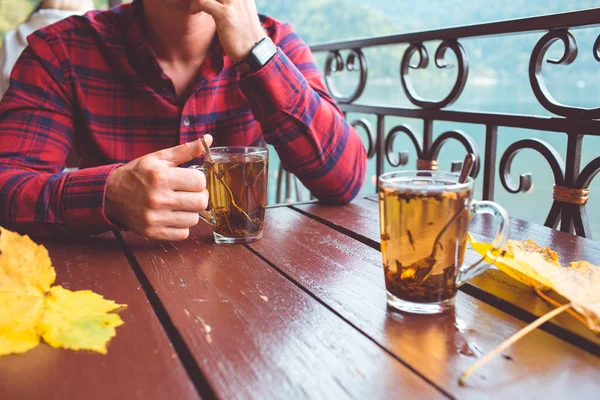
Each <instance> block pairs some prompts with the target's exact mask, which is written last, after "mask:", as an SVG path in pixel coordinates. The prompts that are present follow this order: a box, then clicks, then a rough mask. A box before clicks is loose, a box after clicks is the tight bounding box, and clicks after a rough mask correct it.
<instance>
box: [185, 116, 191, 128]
mask: <svg viewBox="0 0 600 400" xmlns="http://www.w3.org/2000/svg"><path fill="white" fill-rule="evenodd" d="M183 124H184V125H185V126H190V125H191V124H192V122H191V121H190V119H189V118H188V117H185V118H184V119H183Z"/></svg>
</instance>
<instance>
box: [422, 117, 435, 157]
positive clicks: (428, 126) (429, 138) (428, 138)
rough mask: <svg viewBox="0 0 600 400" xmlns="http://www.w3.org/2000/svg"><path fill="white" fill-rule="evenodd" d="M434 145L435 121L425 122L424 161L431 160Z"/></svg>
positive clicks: (426, 120)
mask: <svg viewBox="0 0 600 400" xmlns="http://www.w3.org/2000/svg"><path fill="white" fill-rule="evenodd" d="M432 143H433V121H432V120H430V119H424V120H423V147H422V149H423V159H424V160H430V154H431V144H432Z"/></svg>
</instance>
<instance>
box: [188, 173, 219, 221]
mask: <svg viewBox="0 0 600 400" xmlns="http://www.w3.org/2000/svg"><path fill="white" fill-rule="evenodd" d="M188 168H189V169H195V170H197V171H200V172H202V173H203V174H204V176H206V175H207V173H206V167H205V166H204V165H192V166H191V167H188ZM198 215H200V218H201V219H202V221H204V222H206V223H207V224H209V225H211V226H216V225H217V219H216V218H215V214H214V213H213V212H212V210H200V211H198Z"/></svg>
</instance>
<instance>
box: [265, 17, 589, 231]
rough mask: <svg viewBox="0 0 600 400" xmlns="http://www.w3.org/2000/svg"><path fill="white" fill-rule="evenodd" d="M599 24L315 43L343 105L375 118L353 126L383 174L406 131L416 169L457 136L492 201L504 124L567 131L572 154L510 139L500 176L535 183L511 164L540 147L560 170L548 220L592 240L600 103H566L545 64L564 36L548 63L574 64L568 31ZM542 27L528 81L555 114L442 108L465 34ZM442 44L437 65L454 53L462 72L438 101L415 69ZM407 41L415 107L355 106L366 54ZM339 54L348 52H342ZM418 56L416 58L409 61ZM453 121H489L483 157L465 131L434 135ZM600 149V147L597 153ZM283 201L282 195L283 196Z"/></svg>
mask: <svg viewBox="0 0 600 400" xmlns="http://www.w3.org/2000/svg"><path fill="white" fill-rule="evenodd" d="M596 25H600V9H591V10H585V11H578V12H569V13H562V14H555V15H549V16H541V17H534V18H525V19H517V20H510V21H503V22H495V23H488V24H481V25H471V26H462V27H457V28H451V29H440V30H432V31H425V32H417V33H408V34H400V35H393V36H385V37H376V38H369V39H360V40H350V41H344V42H337V43H328V44H320V45H315V46H312V51H313V52H315V53H319V52H327V59H326V61H325V70H324V77H325V82H326V84H327V87H328V89H329V90H330V92H331V93H332V95H333V96H334V97H335V98H336V100H337V101H338V103H339V104H340V106H341V108H342V110H343V111H344V112H345V113H364V114H369V115H374V116H375V117H376V120H377V124H376V128H375V130H374V131H373V129H372V128H371V126H370V125H369V124H368V122H367V121H365V120H363V119H361V120H356V121H352V122H351V123H352V125H353V126H355V127H359V128H361V130H364V131H366V132H367V138H368V143H367V144H366V147H367V149H368V156H369V158H375V160H376V170H377V175H380V174H381V173H383V170H384V164H385V163H386V162H387V163H389V164H390V165H391V166H393V167H398V166H402V165H406V164H407V162H408V153H407V152H404V151H403V152H400V154H394V152H393V150H392V149H393V144H394V141H395V140H396V138H397V137H398V136H400V135H406V136H407V137H408V138H409V139H410V140H411V141H412V144H413V145H414V147H415V149H416V152H417V156H418V159H417V160H416V167H417V168H418V169H437V167H438V166H437V158H438V154H439V152H440V149H441V148H442V146H444V144H445V143H446V142H448V141H452V140H456V141H458V142H459V143H461V144H462V145H463V146H464V148H465V149H466V151H468V152H471V153H473V154H475V156H476V157H477V163H476V168H474V170H473V173H472V175H473V177H476V176H477V175H478V174H479V173H480V172H481V173H482V174H483V193H482V197H483V199H488V200H492V199H494V194H495V187H494V186H495V177H496V174H497V172H498V171H497V166H496V161H497V160H496V156H497V140H498V128H499V127H516V128H522V129H528V130H541V131H546V132H556V133H562V134H566V135H567V138H568V139H567V148H566V159H565V160H563V158H562V156H561V154H560V153H559V152H558V151H557V150H556V149H555V148H554V147H553V146H551V145H550V144H549V143H547V142H545V141H543V140H539V139H525V140H519V141H516V142H514V143H512V144H511V145H510V146H509V147H508V148H507V149H506V151H504V153H503V154H502V155H501V157H500V163H499V173H500V181H501V183H502V186H503V187H504V189H506V190H507V191H508V192H510V193H520V192H525V191H527V190H529V189H530V188H531V187H532V184H533V182H532V175H531V173H527V174H522V175H520V176H519V178H518V180H517V182H515V179H514V178H513V176H512V175H511V164H512V162H513V159H514V157H515V155H516V154H517V153H518V152H519V151H521V150H523V149H532V150H534V151H537V152H539V153H540V154H541V155H542V156H543V157H544V158H545V159H546V160H547V162H548V164H549V166H550V168H551V170H552V172H553V175H554V198H553V200H554V201H553V204H552V206H551V209H550V211H549V213H548V216H547V218H546V221H545V225H546V226H549V227H553V228H557V227H558V226H559V225H560V229H561V230H562V231H566V232H573V233H576V234H578V235H580V236H585V237H590V236H591V230H590V226H589V223H588V216H587V213H586V203H587V200H588V197H589V185H590V183H591V181H592V180H593V179H594V177H595V176H596V175H597V174H598V173H599V172H600V157H597V158H595V159H594V160H593V161H591V162H590V163H589V164H587V165H586V166H585V167H583V168H582V167H581V152H582V141H583V137H584V136H585V135H595V136H600V121H599V120H597V119H599V118H600V108H594V109H584V108H577V107H571V106H567V105H563V104H561V103H560V102H558V101H557V100H556V99H555V98H554V97H552V95H551V94H550V91H549V90H548V89H547V88H546V85H545V83H544V79H543V77H542V74H541V71H542V65H543V63H544V60H545V55H546V52H547V50H548V48H549V47H550V46H551V45H552V44H553V43H555V42H557V41H561V42H562V43H563V46H564V53H563V55H562V57H561V58H560V59H559V60H550V59H549V60H547V62H548V63H553V64H561V65H568V64H571V63H572V62H573V60H574V59H575V58H576V57H577V52H578V47H577V42H576V40H575V38H574V36H573V35H572V34H571V32H570V29H574V28H580V27H592V26H596ZM525 32H541V38H540V39H539V41H538V42H537V45H536V46H535V48H534V49H533V51H532V52H531V56H530V61H529V81H530V85H531V89H532V91H533V93H534V94H535V97H536V98H537V101H538V102H539V104H541V105H542V106H543V107H544V108H546V109H547V110H548V111H550V112H551V113H552V114H554V115H555V116H552V117H543V116H534V115H513V114H500V113H487V112H467V111H448V110H445V109H444V108H445V107H447V106H449V105H450V104H452V103H454V102H455V101H456V100H457V99H459V97H460V96H461V94H462V92H463V89H464V87H465V84H466V82H467V79H468V74H469V63H468V55H467V52H466V51H465V49H464V48H463V46H462V45H461V43H460V40H461V39H464V38H473V37H487V36H496V35H505V34H511V33H525ZM430 41H441V44H440V45H439V46H438V48H437V51H436V53H435V64H436V65H437V67H438V68H446V67H447V66H448V65H447V64H446V61H445V57H444V56H445V54H446V53H447V52H452V53H454V55H455V58H456V67H457V76H456V81H455V83H454V85H453V87H452V89H451V90H450V93H449V94H448V95H447V96H446V97H445V98H443V99H442V100H440V101H432V100H427V99H424V98H422V97H421V96H419V94H418V93H417V91H416V90H415V88H414V87H413V85H412V82H411V78H410V73H409V72H410V70H411V69H420V68H425V67H426V66H427V64H428V60H429V55H428V53H427V50H426V48H425V45H424V43H426V42H430ZM397 44H404V45H408V47H407V48H406V50H405V51H404V55H403V57H402V60H401V63H400V66H399V67H400V68H399V69H400V82H401V86H402V88H403V90H404V93H405V94H406V96H407V97H408V99H409V100H410V102H411V103H412V104H413V105H414V106H416V107H411V108H403V107H380V106H372V105H363V104H357V103H356V101H357V100H359V99H360V98H361V95H362V93H363V91H364V89H365V87H366V85H367V82H368V66H367V58H366V57H365V54H364V52H363V50H364V49H366V48H373V47H380V46H388V45H397ZM341 51H344V52H347V53H348V55H347V57H345V59H344V57H342V55H341ZM592 51H593V54H594V58H595V59H596V60H597V61H600V36H599V37H598V39H596V41H595V43H594V46H593V49H592ZM412 59H417V60H418V62H416V63H413V64H411V60H412ZM344 70H346V71H355V72H358V73H359V76H360V79H358V84H357V86H356V87H355V88H354V90H353V92H352V93H351V94H349V95H342V94H341V93H340V92H339V91H338V89H337V88H336V87H335V84H334V80H333V76H334V74H335V73H339V72H341V71H344ZM386 116H397V117H408V118H414V119H419V120H422V122H423V132H422V138H420V137H419V136H418V135H417V134H416V133H415V131H414V130H413V129H412V128H411V127H410V126H408V125H404V124H403V125H399V126H395V127H393V128H392V129H391V130H390V131H388V132H386V127H385V118H386ZM434 121H450V122H465V123H470V124H476V125H480V126H484V127H485V130H486V133H485V142H484V143H485V146H484V151H483V157H480V154H479V149H478V147H477V144H476V143H475V141H474V140H473V139H472V138H471V137H470V136H469V135H467V134H465V133H464V132H461V131H458V130H453V131H448V132H445V133H443V134H441V135H439V136H438V137H437V138H436V139H435V140H433V122H434ZM599 153H600V150H599ZM460 167H461V165H460V162H456V163H453V164H452V170H458V169H460ZM284 174H285V173H284V172H283V171H280V177H279V183H280V184H279V185H278V194H281V193H282V185H283V182H285V181H287V182H288V185H287V187H288V189H287V191H288V195H289V183H290V179H289V178H288V177H285V178H283V177H282V175H284ZM282 199H283V197H282V196H278V199H277V200H278V201H281V200H282Z"/></svg>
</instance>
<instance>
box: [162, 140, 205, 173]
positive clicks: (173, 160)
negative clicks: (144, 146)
mask: <svg viewBox="0 0 600 400" xmlns="http://www.w3.org/2000/svg"><path fill="white" fill-rule="evenodd" d="M204 140H205V141H206V144H207V145H208V146H210V145H211V144H212V136H210V135H204ZM203 151H204V147H203V146H202V142H201V141H200V139H197V140H194V141H193V142H189V143H184V144H180V145H179V146H175V147H171V148H169V149H164V150H160V151H157V152H156V153H154V154H153V155H154V156H156V157H158V158H159V159H161V160H164V161H167V162H168V163H169V164H170V166H172V167H176V166H178V165H180V164H183V163H186V162H188V161H191V160H193V159H194V158H198V157H200V156H201V155H202V152H203Z"/></svg>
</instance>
